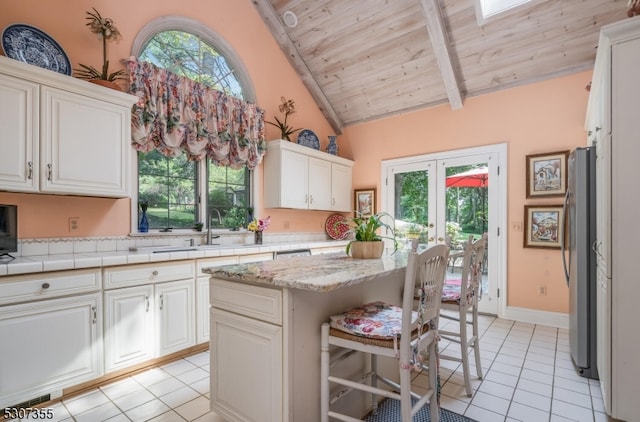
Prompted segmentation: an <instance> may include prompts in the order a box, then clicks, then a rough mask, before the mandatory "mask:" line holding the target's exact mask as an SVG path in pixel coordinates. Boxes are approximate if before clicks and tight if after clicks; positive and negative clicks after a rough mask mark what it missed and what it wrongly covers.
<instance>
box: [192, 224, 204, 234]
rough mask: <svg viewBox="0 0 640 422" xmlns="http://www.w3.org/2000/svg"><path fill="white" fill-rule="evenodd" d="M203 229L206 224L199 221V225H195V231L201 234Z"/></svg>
mask: <svg viewBox="0 0 640 422" xmlns="http://www.w3.org/2000/svg"><path fill="white" fill-rule="evenodd" d="M203 227H204V223H202V222H200V221H198V222H197V223H195V224H194V225H193V229H194V230H195V231H197V232H201V231H202V228H203Z"/></svg>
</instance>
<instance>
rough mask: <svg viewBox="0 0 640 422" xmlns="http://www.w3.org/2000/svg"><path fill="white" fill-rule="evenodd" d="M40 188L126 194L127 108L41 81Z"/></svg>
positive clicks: (128, 118) (129, 121)
mask: <svg viewBox="0 0 640 422" xmlns="http://www.w3.org/2000/svg"><path fill="white" fill-rule="evenodd" d="M41 95H42V109H41V113H42V131H41V134H42V140H41V152H42V154H41V159H40V171H41V186H40V188H41V191H42V192H51V193H70V194H81V195H94V196H112V197H124V196H128V184H129V182H128V180H129V178H128V174H129V157H130V149H131V146H130V140H129V133H130V125H131V112H130V109H129V108H128V107H123V106H119V105H114V104H110V103H107V102H105V101H101V100H98V99H95V98H89V97H86V96H83V95H79V94H75V93H71V92H67V91H63V90H60V89H56V88H51V87H46V86H43V88H42V92H41Z"/></svg>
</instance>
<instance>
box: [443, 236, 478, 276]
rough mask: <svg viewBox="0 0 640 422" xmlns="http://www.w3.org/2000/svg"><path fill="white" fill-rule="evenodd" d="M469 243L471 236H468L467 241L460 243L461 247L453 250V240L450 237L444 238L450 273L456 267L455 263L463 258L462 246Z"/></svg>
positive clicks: (471, 239)
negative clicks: (447, 248)
mask: <svg viewBox="0 0 640 422" xmlns="http://www.w3.org/2000/svg"><path fill="white" fill-rule="evenodd" d="M471 242H473V235H472V234H470V235H469V239H468V240H467V241H466V242H464V243H462V247H460V246H458V247H457V248H454V246H453V238H452V237H451V236H445V243H446V244H447V245H448V246H449V268H450V269H451V270H450V271H451V272H452V273H453V270H454V269H455V267H456V262H457V261H458V260H459V259H461V258H464V245H466V244H467V243H471Z"/></svg>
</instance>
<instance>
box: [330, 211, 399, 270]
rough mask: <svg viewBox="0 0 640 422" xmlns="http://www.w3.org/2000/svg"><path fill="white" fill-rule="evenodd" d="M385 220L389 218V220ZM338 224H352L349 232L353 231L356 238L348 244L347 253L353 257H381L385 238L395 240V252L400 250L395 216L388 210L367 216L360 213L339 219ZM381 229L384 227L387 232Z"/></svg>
mask: <svg viewBox="0 0 640 422" xmlns="http://www.w3.org/2000/svg"><path fill="white" fill-rule="evenodd" d="M385 220H389V222H386V221H385ZM336 224H349V225H350V228H349V230H348V233H353V235H354V240H352V241H350V242H349V243H348V244H347V248H346V253H347V255H349V253H351V256H352V257H353V258H359V259H369V258H380V257H381V256H382V252H383V251H384V242H383V239H388V240H391V241H392V242H393V253H395V252H396V251H397V250H398V241H397V239H396V229H395V221H394V219H393V216H392V215H391V214H389V213H387V212H379V213H377V214H372V215H370V216H366V217H363V216H361V215H360V214H358V215H357V216H356V217H353V218H351V220H350V221H349V220H348V221H347V222H344V221H338V222H337V223H336ZM380 229H384V230H385V234H381V233H379V231H381V230H380Z"/></svg>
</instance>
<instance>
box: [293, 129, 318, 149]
mask: <svg viewBox="0 0 640 422" xmlns="http://www.w3.org/2000/svg"><path fill="white" fill-rule="evenodd" d="M298 143H299V144H300V145H304V146H305V147H309V148H313V149H317V150H320V139H318V137H317V136H316V134H315V133H313V131H312V130H309V129H302V130H301V131H300V133H298Z"/></svg>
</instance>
